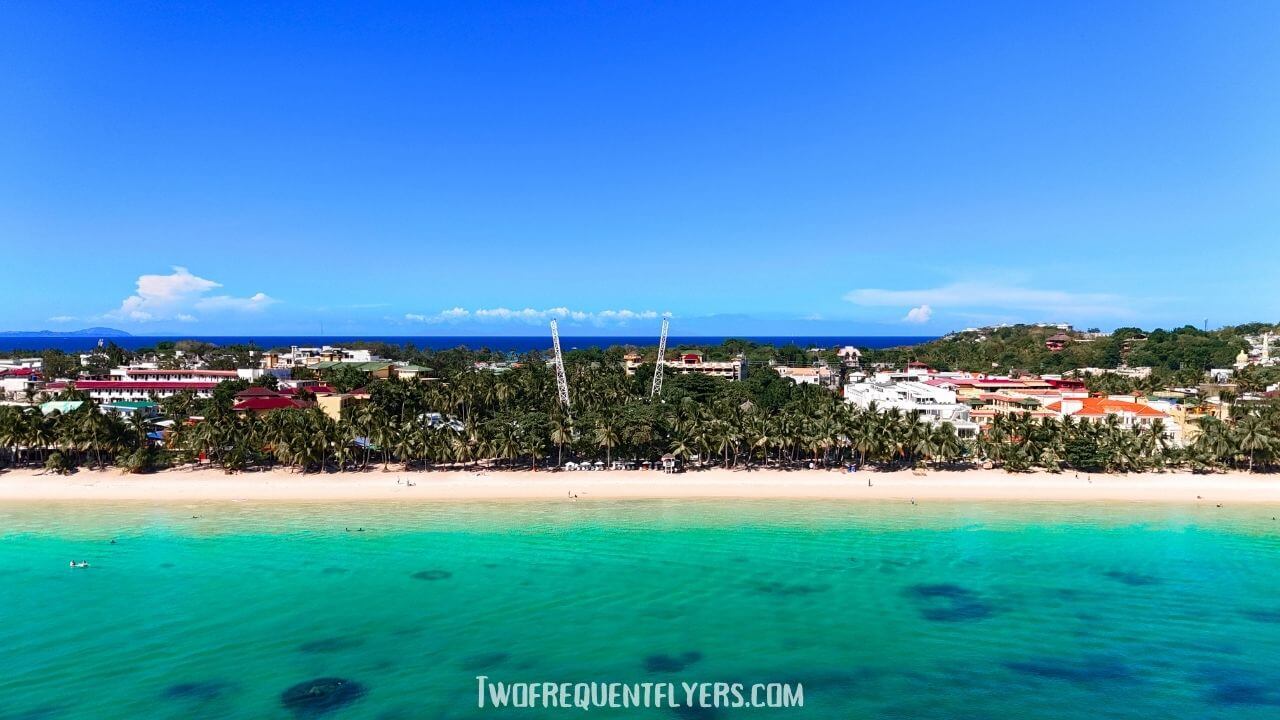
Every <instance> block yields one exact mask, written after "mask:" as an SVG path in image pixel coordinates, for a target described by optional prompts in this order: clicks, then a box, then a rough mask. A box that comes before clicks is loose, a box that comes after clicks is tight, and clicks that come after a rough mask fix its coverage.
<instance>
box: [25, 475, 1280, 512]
mask: <svg viewBox="0 0 1280 720" xmlns="http://www.w3.org/2000/svg"><path fill="white" fill-rule="evenodd" d="M868 480H870V482H871V485H870V487H868ZM408 481H412V482H413V483H415V484H414V485H412V486H410V485H408ZM570 492H572V493H574V494H576V495H578V496H579V499H580V500H581V501H589V500H593V499H596V500H599V499H627V498H637V499H638V498H745V499H753V498H826V499H839V500H907V499H910V498H917V499H920V500H926V499H928V500H957V501H964V500H998V501H1028V502H1037V501H1050V502H1090V501H1098V502H1116V501H1119V502H1171V503H1195V502H1215V503H1217V502H1221V503H1227V502H1231V503H1241V502H1249V503H1277V504H1280V476H1276V475H1248V474H1245V473H1226V474H1218V475H1194V474H1192V473H1164V474H1142V475H1089V476H1086V475H1085V474H1083V473H1082V474H1080V475H1076V474H1075V473H1071V472H1067V473H1061V474H1056V475H1055V474H1049V473H1027V474H1017V475H1014V474H1009V473H1005V472H1003V471H999V470H967V471H961V472H945V471H931V472H928V473H923V474H916V473H912V472H910V471H902V472H869V471H859V472H857V473H854V474H849V473H845V472H840V471H836V470H831V471H826V470H800V471H790V472H787V471H778V470H752V471H747V470H703V471H697V472H688V473H682V474H678V475H665V474H663V473H660V472H656V471H643V470H640V471H629V472H628V471H619V472H608V471H606V472H546V471H539V472H529V471H523V472H495V471H487V472H471V471H461V470H458V471H437V472H396V471H394V470H392V471H390V472H384V471H382V470H381V469H378V470H371V471H368V472H362V473H333V474H324V475H319V474H308V475H304V474H300V473H294V472H289V471H288V470H274V471H268V472H249V473H239V474H234V475H228V474H225V473H223V472H222V471H220V470H215V469H208V468H204V469H185V470H170V471H166V472H161V473H156V474H154V475H125V474H122V473H121V472H119V471H118V470H105V471H88V470H82V471H80V472H77V473H75V474H74V475H70V476H59V475H48V474H43V473H41V472H40V471H36V470H14V471H8V472H4V473H0V503H17V502H50V501H68V502H84V501H125V500H128V501H137V500H144V501H154V502H191V501H226V500H253V501H289V502H310V501H316V502H321V501H353V500H371V501H389V500H392V501H415V500H420V501H467V500H557V499H567V498H568V496H569V493H570Z"/></svg>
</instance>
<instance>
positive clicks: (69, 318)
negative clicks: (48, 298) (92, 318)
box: [49, 315, 75, 323]
mask: <svg viewBox="0 0 1280 720" xmlns="http://www.w3.org/2000/svg"><path fill="white" fill-rule="evenodd" d="M72 320H75V317H73V316H71V315H54V316H53V317H51V318H49V322H55V323H65V322H71V321H72Z"/></svg>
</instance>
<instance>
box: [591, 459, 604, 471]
mask: <svg viewBox="0 0 1280 720" xmlns="http://www.w3.org/2000/svg"><path fill="white" fill-rule="evenodd" d="M592 469H593V470H603V469H604V462H602V461H600V460H597V461H596V462H595V467H593V468H592Z"/></svg>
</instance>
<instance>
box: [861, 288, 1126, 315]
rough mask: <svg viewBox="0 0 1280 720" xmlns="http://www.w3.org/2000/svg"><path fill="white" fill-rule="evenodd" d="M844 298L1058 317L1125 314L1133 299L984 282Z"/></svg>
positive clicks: (869, 291)
mask: <svg viewBox="0 0 1280 720" xmlns="http://www.w3.org/2000/svg"><path fill="white" fill-rule="evenodd" d="M844 299H845V300H847V301H849V302H851V303H853V304H855V305H864V306H873V307H906V308H914V310H913V311H912V312H914V311H915V310H919V309H921V308H923V307H925V306H927V307H928V308H929V311H930V314H932V311H933V310H934V309H935V308H999V309H1001V310H1005V311H1010V310H1011V311H1027V312H1036V313H1041V314H1049V315H1053V316H1054V317H1055V318H1056V317H1061V316H1091V315H1097V316H1107V317H1113V316H1121V317H1123V316H1127V315H1131V314H1132V312H1131V310H1130V306H1131V305H1132V301H1131V300H1129V299H1126V298H1124V297H1121V296H1119V295H1113V294H1110V293H1076V292H1068V291H1065V290H1048V289H1036V288H1024V287H1014V286H1008V285H999V284H994V283H993V284H987V283H953V284H950V285H943V286H941V287H936V288H924V289H920V290H880V289H873V288H866V289H859V290H853V291H852V292H849V293H847V294H846V295H845V296H844Z"/></svg>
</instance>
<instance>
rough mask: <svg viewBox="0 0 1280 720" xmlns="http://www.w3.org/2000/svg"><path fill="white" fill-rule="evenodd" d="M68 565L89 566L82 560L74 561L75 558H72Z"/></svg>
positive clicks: (74, 566) (75, 566)
mask: <svg viewBox="0 0 1280 720" xmlns="http://www.w3.org/2000/svg"><path fill="white" fill-rule="evenodd" d="M70 565H71V567H73V568H87V567H89V563H87V562H85V561H84V560H81V561H80V562H76V561H75V560H72V561H71V562H70Z"/></svg>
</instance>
